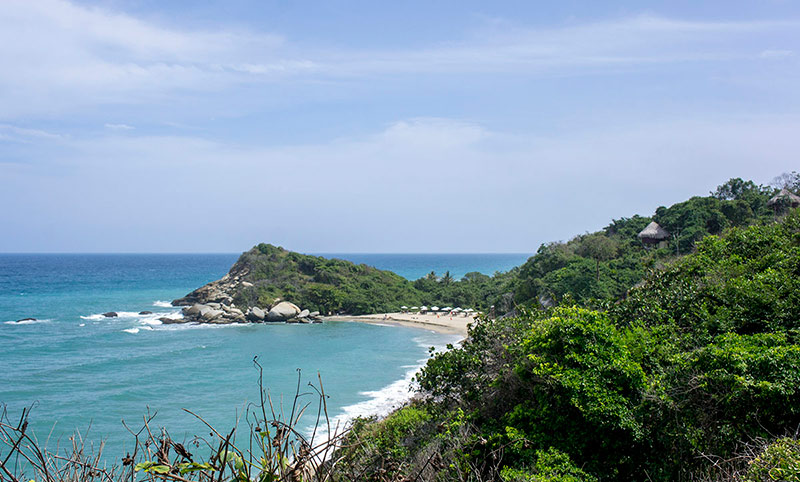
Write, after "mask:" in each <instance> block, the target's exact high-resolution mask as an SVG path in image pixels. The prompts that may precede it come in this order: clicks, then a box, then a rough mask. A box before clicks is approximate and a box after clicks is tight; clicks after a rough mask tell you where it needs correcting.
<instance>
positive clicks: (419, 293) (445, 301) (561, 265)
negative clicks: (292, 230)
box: [235, 173, 800, 315]
mask: <svg viewBox="0 0 800 482" xmlns="http://www.w3.org/2000/svg"><path fill="white" fill-rule="evenodd" d="M784 178H785V179H784ZM781 179H782V180H783V181H784V182H785V183H786V185H787V186H789V187H792V186H794V184H798V185H800V181H798V179H800V176H798V175H797V174H796V173H791V174H786V175H784V176H783V178H781ZM775 192H776V191H775V190H774V189H771V188H768V187H764V186H759V185H756V184H754V183H753V182H752V181H744V180H742V179H738V178H735V179H731V180H729V181H728V182H726V183H725V184H723V185H721V186H719V187H718V188H717V189H716V190H715V191H714V192H712V193H710V195H709V196H705V197H699V196H698V197H693V198H691V199H689V200H687V201H685V202H681V203H677V204H674V205H672V206H670V207H660V208H658V209H657V210H656V213H655V215H654V216H653V217H643V216H639V215H635V216H632V217H630V218H621V219H615V220H613V221H612V222H611V223H610V224H609V225H608V226H606V227H605V228H604V229H603V230H601V231H598V232H596V233H587V234H584V235H580V236H576V237H575V238H573V239H571V240H570V241H568V242H565V243H564V242H555V243H549V244H543V245H542V246H541V247H540V248H539V249H538V251H537V252H536V254H535V255H534V256H532V257H531V258H530V259H529V260H528V261H527V262H526V263H525V264H524V265H523V266H521V267H519V268H515V269H513V270H511V271H509V272H506V273H496V274H495V275H494V276H487V275H485V274H481V273H468V274H467V275H465V276H464V277H463V278H462V279H460V280H456V279H453V277H452V276H450V273H449V272H448V273H444V274H443V275H441V276H437V274H436V273H433V272H432V273H430V274H429V275H427V276H425V277H423V278H420V279H418V280H416V281H414V282H409V281H407V280H405V279H403V278H402V277H400V276H397V275H395V274H393V273H390V272H387V271H381V270H378V269H376V268H372V267H369V266H366V265H355V264H353V263H350V262H348V261H343V260H338V259H325V258H321V257H317V256H308V255H302V254H299V253H294V252H290V251H286V250H284V249H282V248H278V247H275V246H271V245H268V244H260V245H258V246H256V247H254V248H253V249H251V250H250V251H248V252H246V253H244V254H243V255H242V257H241V258H240V260H239V262H238V263H237V264H239V263H242V264H244V265H246V266H248V267H249V268H250V270H249V271H250V274H248V275H247V277H246V279H247V281H249V282H251V283H253V284H254V285H255V286H254V287H250V288H247V289H245V288H242V289H240V290H239V292H238V293H237V294H236V296H235V301H236V303H237V304H242V305H243V306H253V305H259V306H269V305H270V304H271V303H272V302H273V301H274V300H275V299H276V298H283V299H288V300H290V301H293V302H294V303H296V304H298V305H300V306H302V307H304V308H305V307H307V308H309V309H311V310H312V311H313V310H318V311H321V312H323V313H327V312H333V313H336V312H342V313H348V314H366V313H379V312H388V311H396V310H398V309H399V307H400V306H402V305H406V306H415V305H416V306H421V305H428V306H432V305H438V306H453V307H455V306H462V307H465V308H466V307H471V308H475V309H479V310H483V311H486V312H489V311H492V307H494V310H493V312H494V313H496V314H498V315H501V314H503V313H507V312H511V311H513V310H514V309H515V308H516V307H518V306H521V307H537V308H538V307H541V306H554V305H556V304H559V303H562V302H566V301H569V300H572V301H574V302H577V303H579V304H582V305H586V304H594V305H596V304H598V303H602V302H607V301H609V300H617V299H619V298H621V297H623V296H624V295H625V294H626V293H627V291H628V290H629V289H630V288H631V287H632V286H634V285H635V284H637V283H638V282H640V281H641V280H642V279H643V278H644V277H645V274H646V273H647V272H649V271H651V270H653V269H654V268H657V267H659V266H662V265H663V264H664V263H668V262H670V261H671V260H672V259H674V258H675V257H677V256H678V255H684V254H688V253H690V252H692V251H693V250H694V249H695V245H696V244H697V243H698V242H699V241H700V240H701V239H703V238H704V237H705V236H708V235H717V234H720V233H721V232H722V231H724V230H725V229H727V228H730V227H741V226H748V225H763V224H769V223H771V222H772V221H773V220H774V219H775V213H774V211H773V210H772V209H771V208H770V207H769V206H767V202H768V200H769V199H770V196H772V195H774V194H775ZM653 220H655V221H656V222H658V223H659V224H660V225H661V226H662V227H664V228H665V229H666V230H667V231H669V232H670V233H671V234H672V236H671V238H670V239H669V240H668V241H667V242H664V243H662V245H661V246H660V247H656V248H655V249H648V248H646V247H645V246H643V244H642V242H641V240H640V239H639V238H638V237H637V234H638V233H639V232H640V231H641V230H642V229H643V228H644V227H645V226H647V225H648V224H649V223H650V222H651V221H653Z"/></svg>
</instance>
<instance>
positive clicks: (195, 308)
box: [181, 303, 205, 316]
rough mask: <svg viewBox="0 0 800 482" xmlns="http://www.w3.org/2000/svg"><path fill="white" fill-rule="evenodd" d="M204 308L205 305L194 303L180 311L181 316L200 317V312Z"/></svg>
mask: <svg viewBox="0 0 800 482" xmlns="http://www.w3.org/2000/svg"><path fill="white" fill-rule="evenodd" d="M204 306H205V305H201V304H200V303H195V304H193V305H192V306H188V307H186V308H184V309H183V310H181V311H183V314H184V315H185V316H200V310H201V309H202V308H203V307H204Z"/></svg>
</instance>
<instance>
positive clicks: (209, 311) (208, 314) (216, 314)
mask: <svg viewBox="0 0 800 482" xmlns="http://www.w3.org/2000/svg"><path fill="white" fill-rule="evenodd" d="M224 314H225V312H224V311H222V310H215V309H213V308H210V307H205V308H203V309H202V310H201V311H200V318H201V319H203V320H204V321H211V320H214V319H216V318H220V317H222V315H224Z"/></svg>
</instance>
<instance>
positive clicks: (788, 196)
mask: <svg viewBox="0 0 800 482" xmlns="http://www.w3.org/2000/svg"><path fill="white" fill-rule="evenodd" d="M784 199H785V200H787V201H788V202H789V204H790V205H792V206H800V196H797V195H796V194H794V193H793V192H791V191H790V190H788V189H786V188H783V189H781V192H779V193H778V194H776V195H775V196H773V198H772V199H770V200H769V201H767V206H772V205H773V204H776V203H778V202H780V201H782V200H784Z"/></svg>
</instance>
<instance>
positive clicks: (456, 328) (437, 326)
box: [323, 313, 475, 337]
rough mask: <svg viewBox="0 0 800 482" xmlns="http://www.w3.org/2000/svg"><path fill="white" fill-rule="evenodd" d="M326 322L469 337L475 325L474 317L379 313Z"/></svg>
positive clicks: (331, 319) (328, 317)
mask: <svg viewBox="0 0 800 482" xmlns="http://www.w3.org/2000/svg"><path fill="white" fill-rule="evenodd" d="M323 320H325V321H357V322H361V323H374V324H386V325H401V326H410V327H413V328H424V329H428V330H431V331H435V332H437V333H447V334H457V335H461V336H463V337H466V336H467V324H470V323H475V317H474V316H467V317H465V316H464V315H458V316H456V315H453V316H450V315H442V314H440V315H436V314H426V315H421V314H414V313H378V314H372V315H359V316H345V315H341V316H326V317H324V318H323Z"/></svg>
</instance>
